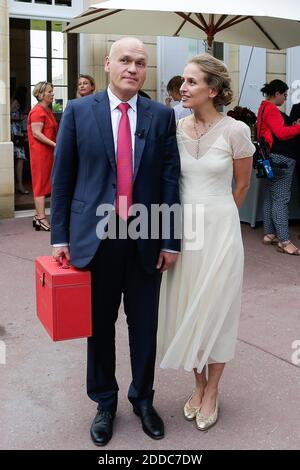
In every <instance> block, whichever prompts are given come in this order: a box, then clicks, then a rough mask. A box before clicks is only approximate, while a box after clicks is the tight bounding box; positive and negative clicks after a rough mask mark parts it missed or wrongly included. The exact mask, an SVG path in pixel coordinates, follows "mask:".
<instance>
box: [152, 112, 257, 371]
mask: <svg viewBox="0 0 300 470" xmlns="http://www.w3.org/2000/svg"><path fill="white" fill-rule="evenodd" d="M185 119H189V118H184V119H182V120H180V121H179V122H178V127H177V139H178V147H179V152H180V158H181V180H180V192H181V202H182V206H183V227H184V233H183V243H182V252H181V254H179V256H178V259H177V261H176V263H175V265H174V267H173V268H172V269H170V270H169V271H168V272H167V273H165V274H164V275H163V280H162V287H161V296H160V308H159V326H158V353H159V356H160V357H161V367H162V368H174V369H177V368H179V367H183V368H184V369H186V370H188V371H190V370H192V369H193V368H197V369H198V371H199V372H201V371H202V369H203V367H204V365H205V364H206V363H207V362H208V363H211V362H227V361H229V360H230V359H232V358H233V357H234V350H235V343H236V338H237V331H238V324H239V316H240V306H241V292H242V280H243V268H244V252H243V244H242V238H241V230H240V220H239V214H238V209H237V207H236V205H235V202H234V199H233V196H232V177H233V159H235V158H245V157H249V156H252V155H253V153H254V150H255V148H254V146H253V144H252V143H251V140H250V130H249V127H248V126H247V125H246V124H244V123H243V122H241V121H236V120H234V119H232V118H230V117H227V116H225V117H223V118H221V120H220V121H218V122H217V123H216V124H215V125H214V126H213V127H212V128H211V129H209V131H208V132H207V133H206V134H204V135H203V136H202V137H201V139H200V141H199V144H198V142H197V140H193V139H191V138H190V137H189V136H188V135H187V134H186V133H185V132H184V121H185ZM197 150H198V155H197ZM197 157H198V158H197ZM196 215H197V217H196ZM195 227H197V228H196V230H195ZM194 231H195V232H196V237H194V241H193V240H192V234H193V232H194Z"/></svg>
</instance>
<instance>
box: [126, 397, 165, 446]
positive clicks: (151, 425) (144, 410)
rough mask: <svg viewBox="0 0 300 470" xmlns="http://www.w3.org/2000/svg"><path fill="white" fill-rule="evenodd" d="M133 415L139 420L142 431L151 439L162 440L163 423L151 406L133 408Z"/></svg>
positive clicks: (163, 433) (163, 432)
mask: <svg viewBox="0 0 300 470" xmlns="http://www.w3.org/2000/svg"><path fill="white" fill-rule="evenodd" d="M133 411H134V413H135V414H136V415H137V416H139V417H140V418H141V421H142V425H143V431H144V432H145V433H146V434H147V435H148V436H149V437H151V438H152V439H162V438H163V437H164V435H165V431H164V423H163V420H162V419H161V417H160V416H159V415H158V414H157V412H156V411H155V409H154V408H153V406H149V405H148V406H139V407H137V406H134V407H133Z"/></svg>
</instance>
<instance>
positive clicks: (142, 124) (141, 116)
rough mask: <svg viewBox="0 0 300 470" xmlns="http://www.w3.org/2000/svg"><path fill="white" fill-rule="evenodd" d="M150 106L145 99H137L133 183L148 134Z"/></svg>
mask: <svg viewBox="0 0 300 470" xmlns="http://www.w3.org/2000/svg"><path fill="white" fill-rule="evenodd" d="M149 108H150V104H149V102H148V99H147V98H141V97H140V96H139V97H138V101H137V123H136V133H135V144H134V174H133V181H134V180H135V178H136V175H137V172H138V170H139V166H140V163H141V159H142V155H143V151H144V147H145V143H146V138H147V134H148V132H149V128H150V124H151V119H152V114H151V112H150V110H149Z"/></svg>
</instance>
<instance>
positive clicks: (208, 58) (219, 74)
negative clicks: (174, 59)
mask: <svg viewBox="0 0 300 470" xmlns="http://www.w3.org/2000/svg"><path fill="white" fill-rule="evenodd" d="M188 63H189V64H196V65H198V67H199V68H200V69H201V70H202V72H204V73H205V81H206V83H207V85H208V86H209V87H211V88H213V89H215V90H216V91H217V92H218V94H217V96H215V98H214V100H213V101H214V105H215V106H216V107H217V106H223V105H224V106H227V105H228V104H229V103H231V101H232V99H233V91H232V89H231V79H230V76H229V73H228V70H227V67H226V65H225V64H224V62H222V61H221V60H219V59H216V58H215V57H213V56H212V55H210V54H201V55H197V56H195V57H193V58H192V59H191V60H189V62H188Z"/></svg>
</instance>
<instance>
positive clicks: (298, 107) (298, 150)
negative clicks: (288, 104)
mask: <svg viewBox="0 0 300 470" xmlns="http://www.w3.org/2000/svg"><path fill="white" fill-rule="evenodd" d="M290 119H291V121H292V123H293V124H300V103H296V104H293V106H292V109H291V113H290ZM295 157H296V172H297V177H298V186H299V188H300V137H299V138H298V145H296V146H295ZM299 204H300V201H299ZM299 238H300V235H299Z"/></svg>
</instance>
